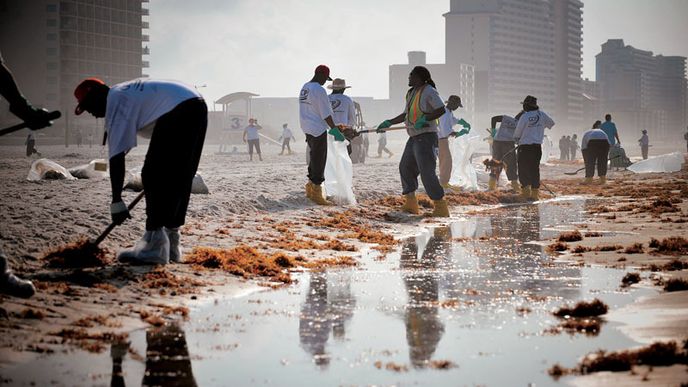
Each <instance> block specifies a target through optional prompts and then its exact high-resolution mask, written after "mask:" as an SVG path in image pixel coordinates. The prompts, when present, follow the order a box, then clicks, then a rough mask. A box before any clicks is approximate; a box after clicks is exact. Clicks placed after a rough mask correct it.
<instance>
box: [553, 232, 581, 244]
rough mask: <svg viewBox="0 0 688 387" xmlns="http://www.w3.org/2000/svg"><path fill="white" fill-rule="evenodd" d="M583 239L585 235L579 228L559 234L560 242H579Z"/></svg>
mask: <svg viewBox="0 0 688 387" xmlns="http://www.w3.org/2000/svg"><path fill="white" fill-rule="evenodd" d="M582 240H583V235H582V234H581V233H580V231H578V230H574V231H568V232H563V233H561V234H559V238H557V241H559V242H578V241H582Z"/></svg>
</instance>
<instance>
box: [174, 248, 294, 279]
mask: <svg viewBox="0 0 688 387" xmlns="http://www.w3.org/2000/svg"><path fill="white" fill-rule="evenodd" d="M294 261H295V259H294V258H292V257H289V256H287V255H285V254H284V253H276V254H273V255H266V254H263V253H261V252H259V251H258V250H256V249H255V248H253V247H250V246H246V245H240V246H237V247H234V248H232V249H229V250H222V249H214V248H210V247H196V248H194V249H193V251H192V252H191V254H189V255H187V256H186V262H187V263H189V264H192V265H198V266H201V267H205V268H211V269H222V270H224V271H227V272H229V273H231V274H234V275H238V276H241V277H243V278H246V279H251V278H255V277H268V278H270V279H271V280H272V281H275V282H282V283H285V284H289V283H291V282H292V280H291V275H290V274H289V272H288V271H286V270H285V268H289V267H293V266H296V264H295V263H294Z"/></svg>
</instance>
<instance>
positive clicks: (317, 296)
mask: <svg viewBox="0 0 688 387" xmlns="http://www.w3.org/2000/svg"><path fill="white" fill-rule="evenodd" d="M348 274H349V273H337V274H336V275H330V277H328V275H327V273H325V272H314V273H312V274H311V279H310V284H309V286H308V295H307V296H306V300H305V302H304V303H303V306H302V308H301V316H300V318H299V341H300V342H301V346H302V347H303V349H304V350H305V351H306V352H308V353H309V354H311V356H313V361H314V362H315V364H317V365H318V366H320V367H321V368H326V367H327V366H328V365H329V364H330V356H329V355H328V354H327V352H326V351H325V345H326V344H327V340H328V339H329V338H330V330H332V332H333V335H334V338H335V339H343V338H344V337H345V333H346V323H347V321H349V320H350V319H351V318H352V317H353V309H354V306H355V305H356V300H355V299H354V297H353V295H352V293H351V277H350V276H349V275H348ZM328 285H329V287H330V289H328Z"/></svg>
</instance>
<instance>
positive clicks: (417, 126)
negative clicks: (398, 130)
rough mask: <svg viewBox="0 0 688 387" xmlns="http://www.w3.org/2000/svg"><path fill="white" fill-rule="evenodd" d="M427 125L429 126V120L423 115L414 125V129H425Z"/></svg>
mask: <svg viewBox="0 0 688 387" xmlns="http://www.w3.org/2000/svg"><path fill="white" fill-rule="evenodd" d="M427 124H428V120H427V118H425V114H423V115H422V116H420V118H419V119H418V120H417V121H416V123H415V124H413V127H414V128H415V129H417V130H420V129H423V128H424V127H426V126H427Z"/></svg>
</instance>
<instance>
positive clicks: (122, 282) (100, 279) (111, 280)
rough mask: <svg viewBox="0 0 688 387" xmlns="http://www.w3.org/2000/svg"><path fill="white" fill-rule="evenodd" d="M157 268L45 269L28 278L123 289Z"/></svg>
mask: <svg viewBox="0 0 688 387" xmlns="http://www.w3.org/2000/svg"><path fill="white" fill-rule="evenodd" d="M157 268H158V266H154V265H147V266H129V265H120V264H112V265H109V266H101V267H90V268H73V269H72V268H70V269H52V268H44V269H42V270H41V271H38V272H36V273H35V274H33V275H31V276H28V279H31V280H37V281H42V282H67V283H70V284H74V285H78V286H83V287H87V288H92V287H94V286H96V285H99V284H106V285H110V286H114V287H116V288H122V287H124V286H126V285H127V284H129V283H131V282H139V281H140V279H141V278H143V277H144V276H145V275H146V274H149V273H151V272H153V271H156V270H158V269H157Z"/></svg>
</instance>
